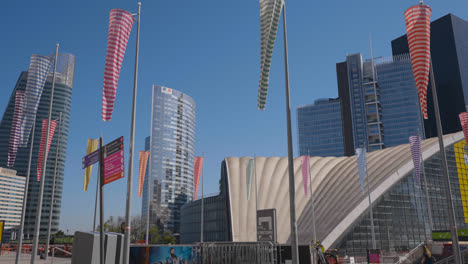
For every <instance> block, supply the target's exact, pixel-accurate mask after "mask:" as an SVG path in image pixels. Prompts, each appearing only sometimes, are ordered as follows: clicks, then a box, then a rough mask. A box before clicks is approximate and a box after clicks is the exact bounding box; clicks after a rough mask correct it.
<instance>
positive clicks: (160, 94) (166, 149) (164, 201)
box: [142, 86, 196, 234]
mask: <svg viewBox="0 0 468 264" xmlns="http://www.w3.org/2000/svg"><path fill="white" fill-rule="evenodd" d="M195 108H196V105H195V102H194V101H193V99H192V98H191V97H190V96H188V95H186V94H184V93H181V92H179V91H176V90H174V89H170V88H167V87H162V86H153V106H152V115H151V116H152V120H151V140H150V142H151V143H150V153H151V154H150V165H149V167H150V173H149V175H150V177H149V178H150V194H149V195H150V198H151V199H150V225H157V226H158V227H160V228H162V229H164V230H169V231H172V232H173V233H175V234H177V233H178V232H179V230H180V208H181V206H182V205H183V204H184V203H185V202H187V201H189V200H191V199H192V197H193V191H194V187H193V162H194V155H195ZM146 192H147V186H145V187H144V191H143V199H142V202H143V204H142V211H143V212H142V216H143V217H144V219H146V210H145V209H147V199H145V197H147V196H146V195H147V194H146Z"/></svg>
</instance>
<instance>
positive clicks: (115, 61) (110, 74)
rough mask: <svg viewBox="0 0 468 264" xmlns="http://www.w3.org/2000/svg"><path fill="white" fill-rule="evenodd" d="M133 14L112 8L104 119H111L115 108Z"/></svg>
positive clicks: (103, 104)
mask: <svg viewBox="0 0 468 264" xmlns="http://www.w3.org/2000/svg"><path fill="white" fill-rule="evenodd" d="M133 20H134V19H133V16H132V14H131V13H130V12H128V11H125V10H122V9H112V10H111V11H110V16H109V35H108V39H107V54H106V64H105V67H104V84H103V90H102V120H104V121H110V120H111V118H112V111H113V110H114V103H115V96H116V94H117V83H118V82H119V75H120V69H121V67H122V62H123V58H124V55H125V50H126V48H127V43H128V39H129V37H130V32H131V31H132V26H133Z"/></svg>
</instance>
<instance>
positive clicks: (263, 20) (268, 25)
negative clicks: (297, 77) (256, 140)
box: [257, 0, 284, 110]
mask: <svg viewBox="0 0 468 264" xmlns="http://www.w3.org/2000/svg"><path fill="white" fill-rule="evenodd" d="M283 5H284V0H260V31H261V61H260V81H259V85H258V102H257V103H258V109H259V110H265V104H266V98H267V93H268V79H269V75H270V65H271V57H272V54H273V47H274V45H275V39H276V32H277V30H278V23H279V19H280V16H281V10H282V9H283Z"/></svg>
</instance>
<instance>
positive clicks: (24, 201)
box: [15, 120, 36, 264]
mask: <svg viewBox="0 0 468 264" xmlns="http://www.w3.org/2000/svg"><path fill="white" fill-rule="evenodd" d="M35 132H36V120H34V122H33V127H32V134H31V146H30V147H29V162H28V172H27V176H26V183H25V186H24V195H23V211H22V212H21V224H20V229H19V238H18V248H17V249H16V260H15V264H19V263H20V258H21V247H22V245H23V236H24V234H23V229H24V217H25V215H26V205H27V201H28V190H29V176H30V175H31V161H32V153H33V146H34V134H35Z"/></svg>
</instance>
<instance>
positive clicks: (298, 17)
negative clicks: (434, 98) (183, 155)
mask: <svg viewBox="0 0 468 264" xmlns="http://www.w3.org/2000/svg"><path fill="white" fill-rule="evenodd" d="M137 2H138V1H133V0H132V1H130V0H125V1H124V0H112V1H111V0H100V1H91V0H82V1H63V0H61V1H57V0H47V1H33V0H27V1H6V2H4V3H2V11H3V12H2V13H3V14H2V16H0V31H1V32H2V35H3V37H2V40H3V41H2V42H1V43H0V47H1V48H0V57H1V58H2V63H0V86H1V89H2V96H1V97H0V110H1V111H2V113H1V114H3V111H4V109H5V107H6V104H7V101H8V98H9V96H10V93H11V91H12V90H13V88H14V85H15V83H16V81H17V78H18V76H19V74H20V72H21V71H23V70H26V69H27V67H28V65H29V58H30V56H31V54H34V53H39V54H46V55H48V54H52V53H53V52H54V51H55V44H56V43H59V44H60V51H61V52H68V53H72V54H74V55H75V56H76V67H75V83H74V88H73V101H72V116H71V123H70V133H69V139H68V151H67V161H66V169H65V181H64V193H63V201H62V215H61V223H60V228H61V229H64V230H67V229H69V230H70V232H72V231H74V230H83V231H87V230H90V229H91V228H92V223H93V219H92V217H93V212H94V195H95V194H94V190H95V183H96V170H95V169H94V171H93V176H92V179H91V182H90V188H89V191H88V192H84V191H83V190H82V186H83V174H84V171H83V170H82V169H81V158H82V157H83V156H84V153H85V150H86V139H87V138H97V137H98V136H99V135H100V133H101V132H102V133H103V135H104V141H105V143H107V142H110V141H111V140H113V139H115V138H117V137H119V136H124V138H125V149H126V153H125V155H126V160H125V162H126V165H127V164H128V150H129V138H130V113H131V103H132V87H133V66H134V54H135V36H136V26H134V28H133V30H132V35H131V38H130V40H129V44H128V47H127V52H126V55H125V58H124V63H123V66H122V71H121V75H120V80H119V85H118V91H117V101H116V106H115V109H114V114H113V119H112V121H110V122H103V121H101V97H102V82H103V71H104V61H105V55H106V45H107V27H108V19H109V11H110V9H112V8H122V9H126V10H128V11H130V12H132V13H133V12H136V10H137ZM418 2H419V1H416V0H411V1H408V0H394V1H375V0H354V1H344V0H341V1H337V0H330V1H310V0H295V1H287V23H288V48H289V66H290V68H289V70H290V86H291V108H292V109H291V110H292V114H293V116H292V122H293V123H292V124H293V136H294V138H293V140H294V146H293V148H294V154H295V155H297V153H298V151H297V149H298V147H297V129H296V118H295V109H296V106H299V105H305V104H310V103H313V101H314V100H315V99H318V98H324V97H337V96H338V95H337V88H336V71H335V64H336V63H337V62H341V61H344V59H345V56H346V54H352V53H356V52H361V53H362V54H363V56H364V58H369V56H370V55H369V54H370V52H369V33H371V34H372V41H373V49H374V56H375V57H378V56H390V55H391V47H390V41H391V40H392V39H394V38H396V37H399V36H401V35H403V34H404V33H405V25H404V18H403V12H404V11H405V10H406V9H407V8H408V7H409V6H411V5H414V4H417V3H418ZM425 3H427V4H429V5H430V6H431V7H432V10H433V13H432V19H433V20H434V19H437V18H439V17H441V16H443V15H446V14H447V13H453V14H455V15H457V16H459V17H461V18H463V19H465V20H468V11H467V10H468V2H467V1H466V0H450V1H434V0H432V1H426V2H425ZM282 29H283V28H282V25H281V23H280V27H279V28H278V38H277V42H276V44H275V49H274V55H273V60H272V68H271V76H270V88H269V93H268V100H267V105H266V111H259V110H257V88H258V79H259V72H260V31H259V30H260V22H259V5H258V1H256V0H237V1H226V0H204V1H193V0H180V1H174V0H171V1H167V0H166V1H155V0H143V1H142V8H141V33H140V62H139V69H140V71H139V75H138V97H137V119H136V136H135V151H138V150H143V148H144V138H145V137H146V136H148V135H149V133H150V117H151V113H150V108H151V86H152V84H157V85H163V86H167V87H170V88H173V89H176V90H179V91H181V92H184V93H186V94H188V95H190V96H191V97H192V98H193V99H194V100H195V102H196V104H197V128H196V154H197V155H201V153H202V152H204V153H205V164H206V165H205V193H215V192H217V191H218V181H219V175H220V165H221V161H222V160H223V159H224V158H225V157H228V156H239V157H240V156H253V155H254V153H256V155H257V156H286V155H287V145H286V126H285V125H286V122H285V121H286V116H285V100H284V96H285V91H284V66H283V65H284V64H283V34H282ZM135 153H137V152H135ZM135 157H136V158H135V159H134V165H135V166H134V181H133V186H134V188H133V203H132V212H133V214H139V213H140V210H141V198H138V196H137V187H138V185H137V180H138V179H137V178H138V158H137V155H136V156H135ZM126 188H127V177H125V178H124V179H121V180H119V181H116V182H113V183H111V184H109V185H107V186H106V187H105V196H106V198H105V214H106V216H109V215H114V216H119V215H124V212H125V197H126V196H125V193H126Z"/></svg>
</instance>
